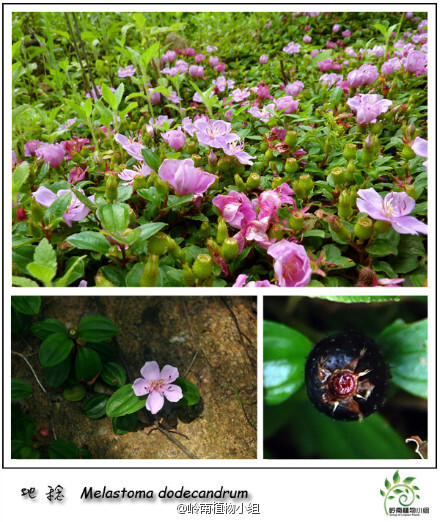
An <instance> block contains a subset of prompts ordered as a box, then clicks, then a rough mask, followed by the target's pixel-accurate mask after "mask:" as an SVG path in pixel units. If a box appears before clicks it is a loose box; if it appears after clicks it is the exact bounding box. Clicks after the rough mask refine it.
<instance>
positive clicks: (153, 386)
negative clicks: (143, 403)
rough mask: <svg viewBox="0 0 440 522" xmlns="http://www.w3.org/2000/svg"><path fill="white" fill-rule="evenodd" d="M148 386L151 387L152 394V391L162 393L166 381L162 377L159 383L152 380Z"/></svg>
mask: <svg viewBox="0 0 440 522" xmlns="http://www.w3.org/2000/svg"><path fill="white" fill-rule="evenodd" d="M148 384H149V385H150V393H151V392H152V391H158V392H161V393H162V388H163V385H164V384H165V381H164V380H163V377H161V378H160V379H158V380H157V381H153V380H151V381H150V382H149V383H148Z"/></svg>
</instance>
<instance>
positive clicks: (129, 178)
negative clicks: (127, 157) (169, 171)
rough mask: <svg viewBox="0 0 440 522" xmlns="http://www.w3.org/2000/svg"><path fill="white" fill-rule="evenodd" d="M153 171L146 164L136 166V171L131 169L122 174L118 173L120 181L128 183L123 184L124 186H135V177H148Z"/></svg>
mask: <svg viewBox="0 0 440 522" xmlns="http://www.w3.org/2000/svg"><path fill="white" fill-rule="evenodd" d="M152 172H153V171H152V169H151V168H150V167H149V166H148V165H147V164H146V163H142V165H141V166H135V167H134V170H131V169H124V170H123V171H122V172H119V173H118V177H119V179H122V180H123V181H126V183H122V184H123V185H124V186H129V185H133V181H134V178H135V176H139V175H141V176H144V178H145V177H146V176H148V175H149V174H151V173H152Z"/></svg>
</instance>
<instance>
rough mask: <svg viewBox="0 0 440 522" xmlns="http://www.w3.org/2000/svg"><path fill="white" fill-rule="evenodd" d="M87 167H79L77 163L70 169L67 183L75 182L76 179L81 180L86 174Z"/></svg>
mask: <svg viewBox="0 0 440 522" xmlns="http://www.w3.org/2000/svg"><path fill="white" fill-rule="evenodd" d="M88 168H89V167H87V168H86V169H85V170H83V169H82V168H81V167H79V166H78V165H77V166H76V167H73V169H70V172H69V183H77V182H78V181H82V180H83V179H84V178H85V176H86V172H87V170H88Z"/></svg>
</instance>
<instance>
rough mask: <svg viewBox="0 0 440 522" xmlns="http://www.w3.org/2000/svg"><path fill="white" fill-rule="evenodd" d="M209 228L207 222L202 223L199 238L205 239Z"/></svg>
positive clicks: (208, 233)
mask: <svg viewBox="0 0 440 522" xmlns="http://www.w3.org/2000/svg"><path fill="white" fill-rule="evenodd" d="M210 233H211V231H210V228H209V222H208V221H203V222H202V224H201V225H200V236H201V238H202V239H207V238H208V237H209V236H210Z"/></svg>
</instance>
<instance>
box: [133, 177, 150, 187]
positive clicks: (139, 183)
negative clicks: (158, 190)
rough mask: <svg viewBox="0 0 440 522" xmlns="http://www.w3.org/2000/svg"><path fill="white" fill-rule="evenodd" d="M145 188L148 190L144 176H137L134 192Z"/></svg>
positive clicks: (134, 182)
mask: <svg viewBox="0 0 440 522" xmlns="http://www.w3.org/2000/svg"><path fill="white" fill-rule="evenodd" d="M143 188H147V180H146V179H145V177H144V176H142V174H136V176H135V177H134V180H133V190H134V191H138V190H141V189H143Z"/></svg>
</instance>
